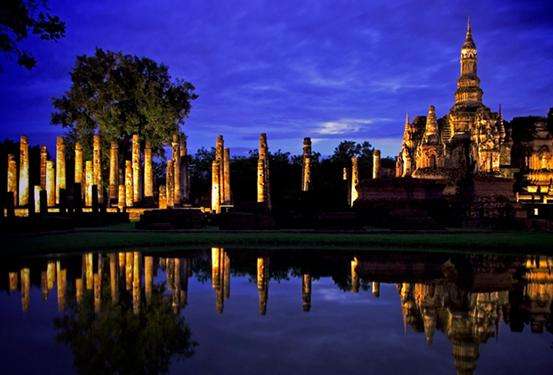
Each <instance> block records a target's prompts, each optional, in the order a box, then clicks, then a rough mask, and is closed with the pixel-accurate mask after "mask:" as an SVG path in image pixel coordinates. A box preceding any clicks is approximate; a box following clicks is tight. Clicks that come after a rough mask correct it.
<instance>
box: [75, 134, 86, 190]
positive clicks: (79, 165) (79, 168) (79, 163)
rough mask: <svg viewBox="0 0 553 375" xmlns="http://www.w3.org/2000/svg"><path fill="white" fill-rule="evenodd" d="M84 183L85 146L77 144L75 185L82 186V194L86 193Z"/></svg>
mask: <svg viewBox="0 0 553 375" xmlns="http://www.w3.org/2000/svg"><path fill="white" fill-rule="evenodd" d="M83 182H84V181H83V146H82V145H81V143H80V142H77V143H75V183H76V184H81V192H84V191H85V189H84V185H83Z"/></svg>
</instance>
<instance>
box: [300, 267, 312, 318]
mask: <svg viewBox="0 0 553 375" xmlns="http://www.w3.org/2000/svg"><path fill="white" fill-rule="evenodd" d="M301 302H302V309H303V311H309V310H311V275H310V274H308V273H304V274H303V275H302V279H301Z"/></svg>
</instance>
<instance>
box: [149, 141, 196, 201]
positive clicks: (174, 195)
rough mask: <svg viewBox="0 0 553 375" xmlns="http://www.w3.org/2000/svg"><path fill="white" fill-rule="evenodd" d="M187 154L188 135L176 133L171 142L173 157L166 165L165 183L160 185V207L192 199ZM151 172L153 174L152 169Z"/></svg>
mask: <svg viewBox="0 0 553 375" xmlns="http://www.w3.org/2000/svg"><path fill="white" fill-rule="evenodd" d="M150 155H151V154H150ZM187 155H188V149H187V145H186V136H185V135H184V134H181V135H178V134H174V135H173V138H172V142H171V159H169V160H167V164H166V167H165V185H161V186H160V187H159V198H158V199H159V201H158V207H159V208H162V209H164V208H173V207H175V206H178V205H180V204H182V203H184V202H188V201H189V200H190V175H189V172H188V161H187ZM150 159H151V156H150ZM149 173H150V174H152V172H151V170H150V172H149ZM148 192H149V191H148ZM152 194H153V191H152Z"/></svg>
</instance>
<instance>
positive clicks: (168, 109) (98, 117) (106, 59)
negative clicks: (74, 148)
mask: <svg viewBox="0 0 553 375" xmlns="http://www.w3.org/2000/svg"><path fill="white" fill-rule="evenodd" d="M196 98H197V95H196V94H195V93H194V86H193V85H192V84H191V83H189V82H186V81H183V80H176V81H173V80H171V77H170V75H169V70H168V68H167V66H165V65H163V64H158V63H157V62H155V61H153V60H151V59H149V58H146V57H137V56H132V55H125V54H123V53H121V52H112V51H104V50H102V49H96V51H95V53H94V55H93V56H85V55H83V56H78V57H77V61H76V64H75V67H74V68H73V70H72V72H71V88H70V89H69V90H68V91H67V92H66V93H65V94H64V95H63V96H61V97H59V98H55V99H54V100H53V105H54V108H55V109H56V111H55V112H54V113H53V114H52V123H53V124H56V125H61V126H63V127H64V128H68V129H69V135H70V136H71V137H73V138H74V139H75V140H79V141H80V142H81V143H82V144H83V146H84V147H89V145H90V142H91V138H92V134H94V133H95V132H96V131H99V133H100V134H101V135H102V138H103V140H104V141H105V142H111V141H117V142H119V147H120V148H122V149H123V152H126V151H127V150H128V149H129V144H130V141H131V137H132V134H133V133H138V134H139V135H140V136H142V137H144V138H147V139H149V140H150V142H151V143H152V147H153V149H154V151H155V152H156V153H157V154H161V153H162V146H163V144H164V143H166V142H168V141H169V140H170V138H171V135H172V134H174V133H176V132H178V131H179V126H180V124H181V123H182V122H183V120H184V119H185V118H186V117H187V116H188V114H189V113H190V108H191V102H192V100H194V99H196Z"/></svg>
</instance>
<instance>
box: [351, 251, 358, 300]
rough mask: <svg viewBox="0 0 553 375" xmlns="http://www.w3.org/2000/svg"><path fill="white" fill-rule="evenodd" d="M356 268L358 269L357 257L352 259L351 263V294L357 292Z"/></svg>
mask: <svg viewBox="0 0 553 375" xmlns="http://www.w3.org/2000/svg"><path fill="white" fill-rule="evenodd" d="M358 267H359V260H358V259H357V257H353V259H352V261H351V291H352V292H353V293H358V292H359V273H358Z"/></svg>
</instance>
